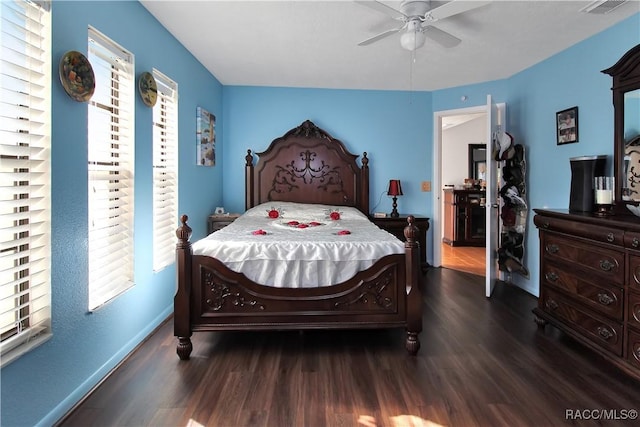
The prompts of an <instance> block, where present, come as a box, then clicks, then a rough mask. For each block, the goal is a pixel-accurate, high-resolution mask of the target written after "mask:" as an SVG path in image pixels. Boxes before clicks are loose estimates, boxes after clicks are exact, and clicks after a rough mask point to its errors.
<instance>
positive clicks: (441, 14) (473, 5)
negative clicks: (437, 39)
mask: <svg viewBox="0 0 640 427" xmlns="http://www.w3.org/2000/svg"><path fill="white" fill-rule="evenodd" d="M489 3H491V2H490V1H456V0H452V1H450V2H449V3H445V4H443V5H442V6H439V7H436V8H435V9H431V10H430V11H429V12H427V13H426V14H425V21H426V22H435V21H438V20H440V19H444V18H448V17H450V16H453V15H457V14H459V13H462V12H467V11H469V10H473V9H477V8H479V7H481V6H484V5H486V4H489Z"/></svg>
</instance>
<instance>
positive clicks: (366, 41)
mask: <svg viewBox="0 0 640 427" xmlns="http://www.w3.org/2000/svg"><path fill="white" fill-rule="evenodd" d="M403 28H404V27H400V28H395V29H393V30H387V31H385V32H384V33H380V34H378V35H377V36H373V37H371V38H368V39H366V40H364V41H361V42H360V43H358V46H367V45H369V44H371V43H375V42H377V41H378V40H382V39H383V38H385V37H389V36H390V35H391V34H395V33H397V32H398V31H401V30H402V29H403Z"/></svg>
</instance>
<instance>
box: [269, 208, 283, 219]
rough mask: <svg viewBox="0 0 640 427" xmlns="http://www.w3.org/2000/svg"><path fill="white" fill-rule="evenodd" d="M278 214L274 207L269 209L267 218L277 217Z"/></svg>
mask: <svg viewBox="0 0 640 427" xmlns="http://www.w3.org/2000/svg"><path fill="white" fill-rule="evenodd" d="M279 216H280V212H278V211H277V210H275V209H271V210H270V211H269V218H278V217H279Z"/></svg>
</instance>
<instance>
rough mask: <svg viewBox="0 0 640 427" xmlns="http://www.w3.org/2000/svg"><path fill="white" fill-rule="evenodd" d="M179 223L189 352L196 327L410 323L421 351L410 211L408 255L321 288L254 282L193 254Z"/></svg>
mask: <svg viewBox="0 0 640 427" xmlns="http://www.w3.org/2000/svg"><path fill="white" fill-rule="evenodd" d="M181 221H182V226H181V227H179V228H178V230H177V232H176V234H177V236H178V239H179V241H178V244H177V247H176V256H177V258H176V259H177V275H178V277H177V280H178V289H177V292H176V295H175V298H174V333H175V335H176V336H177V337H178V347H177V353H178V356H179V357H180V359H183V360H185V359H188V358H189V356H190V354H191V351H192V348H193V346H192V343H191V338H190V337H191V334H192V333H193V332H194V331H223V330H224V331H229V330H259V329H269V330H276V329H347V328H349V329H351V328H391V327H405V328H406V329H407V339H406V348H407V351H408V352H409V353H410V354H416V353H417V351H418V349H419V348H420V342H419V340H418V334H419V333H420V331H421V330H422V301H421V296H420V289H419V283H420V274H419V265H420V260H419V248H418V244H417V242H416V237H417V233H418V230H417V228H416V227H415V226H414V225H413V217H409V225H408V226H407V227H406V229H405V237H406V239H407V242H406V243H405V254H404V255H401V254H399V255H389V256H386V257H384V258H382V259H380V260H379V261H378V262H376V263H375V264H374V265H373V266H372V267H370V268H369V269H367V270H365V271H361V272H359V273H358V274H357V275H356V276H354V277H353V278H351V279H349V280H348V281H346V282H344V283H342V284H339V285H334V286H325V287H320V288H311V289H309V288H303V289H300V288H274V287H270V286H263V285H260V284H257V283H254V282H252V281H251V280H249V279H247V277H246V276H244V275H243V274H240V273H236V272H234V271H232V270H230V269H228V268H227V267H226V266H225V265H224V264H223V263H221V262H220V261H218V260H217V259H214V258H210V257H206V256H201V255H193V253H192V249H191V243H190V242H189V238H190V236H191V229H190V228H189V226H188V225H187V216H186V215H183V216H182V218H181Z"/></svg>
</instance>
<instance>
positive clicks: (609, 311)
mask: <svg viewBox="0 0 640 427" xmlns="http://www.w3.org/2000/svg"><path fill="white" fill-rule="evenodd" d="M541 279H542V280H543V282H544V284H545V285H548V286H552V287H555V288H558V289H561V290H562V291H564V292H567V293H569V294H570V295H571V298H575V299H576V300H578V301H580V302H581V303H583V304H586V305H587V306H589V307H591V308H592V309H594V310H596V311H597V312H599V313H602V314H604V315H607V316H610V317H613V318H615V319H617V320H619V321H622V319H623V307H624V291H623V290H622V288H620V287H617V286H610V285H608V284H605V283H603V281H601V280H597V279H596V280H595V281H597V282H599V283H598V284H596V283H593V282H592V281H590V280H587V279H588V276H585V275H576V274H572V273H571V272H568V271H565V270H564V269H563V268H562V267H561V266H558V265H555V264H554V263H553V262H551V261H548V260H547V261H545V262H544V263H543V266H542V277H541Z"/></svg>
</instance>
